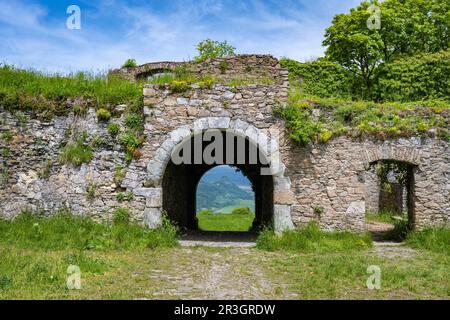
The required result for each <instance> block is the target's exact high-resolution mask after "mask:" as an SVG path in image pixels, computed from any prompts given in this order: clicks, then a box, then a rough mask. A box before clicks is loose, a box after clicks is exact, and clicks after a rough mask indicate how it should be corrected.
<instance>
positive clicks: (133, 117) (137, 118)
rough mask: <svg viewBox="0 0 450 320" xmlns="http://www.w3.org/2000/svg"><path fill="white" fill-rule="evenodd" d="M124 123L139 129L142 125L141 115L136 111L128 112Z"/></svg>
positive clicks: (131, 127)
mask: <svg viewBox="0 0 450 320" xmlns="http://www.w3.org/2000/svg"><path fill="white" fill-rule="evenodd" d="M125 125H126V126H127V127H128V128H130V129H134V130H141V129H142V125H143V119H142V116H141V115H139V114H137V113H129V114H128V115H127V116H126V118H125Z"/></svg>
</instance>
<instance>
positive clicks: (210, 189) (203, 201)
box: [196, 165, 255, 232]
mask: <svg viewBox="0 0 450 320" xmlns="http://www.w3.org/2000/svg"><path fill="white" fill-rule="evenodd" d="M196 218H197V221H198V228H199V230H202V231H239V232H246V231H249V230H251V229H252V227H253V221H254V220H255V193H254V191H253V186H252V184H251V182H250V180H249V179H248V178H246V177H245V175H244V174H243V173H242V172H241V171H240V170H239V169H238V168H235V167H232V166H228V165H220V166H217V167H214V168H212V169H210V170H209V171H207V172H206V173H205V174H204V175H203V176H202V177H201V179H200V181H199V182H198V185H197V192H196Z"/></svg>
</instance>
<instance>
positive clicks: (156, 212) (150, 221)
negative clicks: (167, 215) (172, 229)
mask: <svg viewBox="0 0 450 320" xmlns="http://www.w3.org/2000/svg"><path fill="white" fill-rule="evenodd" d="M144 223H145V225H146V226H147V227H149V228H150V229H156V228H158V227H160V226H161V225H162V212H161V208H146V209H145V210H144Z"/></svg>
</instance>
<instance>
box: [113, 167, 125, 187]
mask: <svg viewBox="0 0 450 320" xmlns="http://www.w3.org/2000/svg"><path fill="white" fill-rule="evenodd" d="M125 174H126V172H125V170H124V168H123V167H122V166H116V167H115V169H114V178H113V179H114V183H116V184H119V185H120V184H121V183H122V181H123V179H124V178H125Z"/></svg>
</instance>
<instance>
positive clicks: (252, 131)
mask: <svg viewBox="0 0 450 320" xmlns="http://www.w3.org/2000/svg"><path fill="white" fill-rule="evenodd" d="M209 129H218V130H224V131H226V132H229V133H233V134H235V135H237V136H241V137H245V138H246V139H247V140H248V141H250V143H252V144H254V145H255V146H256V147H257V148H258V149H259V150H260V152H261V153H262V154H263V155H264V157H266V159H268V160H269V163H270V167H269V168H268V169H270V172H271V175H270V179H271V181H272V185H273V195H272V197H273V202H272V205H273V208H271V209H272V212H273V217H272V219H273V227H274V229H275V230H276V231H277V232H280V231H283V230H286V229H291V228H293V227H294V225H293V223H292V219H291V205H292V203H293V202H294V197H293V194H292V191H291V181H290V178H289V177H286V176H285V168H286V167H285V165H284V164H283V162H282V161H281V157H280V151H279V146H278V141H277V139H276V138H277V137H276V135H274V134H273V132H270V130H268V132H263V131H262V130H260V129H258V128H256V127H255V126H253V125H251V124H249V123H247V122H245V121H242V120H240V119H231V118H229V117H205V118H200V119H197V120H195V121H194V122H193V123H191V124H187V125H183V126H180V127H178V128H176V129H175V130H173V131H171V132H169V133H168V135H167V139H166V140H165V141H164V142H163V143H162V144H161V146H160V147H159V148H158V149H157V150H156V152H155V155H154V157H153V159H152V160H150V161H149V163H148V164H147V180H146V182H145V184H146V186H147V187H151V188H152V190H157V191H155V193H157V195H156V198H160V199H158V201H151V200H150V201H147V202H151V203H153V204H156V205H152V206H151V207H148V208H147V209H146V212H145V220H146V222H147V224H148V225H150V226H154V225H155V224H158V220H159V219H160V216H161V211H162V209H163V199H164V194H163V193H164V192H171V191H170V190H168V189H167V188H166V190H164V188H163V177H164V174H165V172H166V170H167V168H168V166H169V162H170V159H171V154H172V152H173V150H175V149H176V148H178V147H180V145H181V144H183V143H185V142H186V141H187V140H189V139H191V138H192V137H193V136H194V135H195V133H198V132H202V131H205V130H209ZM271 133H272V134H271ZM269 135H270V136H269ZM149 190H150V189H149Z"/></svg>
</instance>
